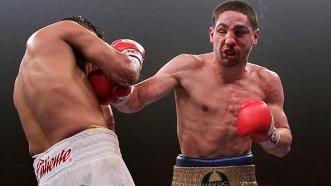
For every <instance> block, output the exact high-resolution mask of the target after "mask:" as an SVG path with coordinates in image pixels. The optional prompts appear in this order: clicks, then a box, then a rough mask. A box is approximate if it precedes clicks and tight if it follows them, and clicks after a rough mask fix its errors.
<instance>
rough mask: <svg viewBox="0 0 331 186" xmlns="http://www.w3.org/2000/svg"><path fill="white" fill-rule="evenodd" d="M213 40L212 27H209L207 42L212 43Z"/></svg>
mask: <svg viewBox="0 0 331 186" xmlns="http://www.w3.org/2000/svg"><path fill="white" fill-rule="evenodd" d="M213 38H214V27H209V42H210V43H213Z"/></svg>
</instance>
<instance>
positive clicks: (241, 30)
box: [233, 28, 248, 37]
mask: <svg viewBox="0 0 331 186" xmlns="http://www.w3.org/2000/svg"><path fill="white" fill-rule="evenodd" d="M233 32H234V34H235V35H236V36H237V37H241V36H243V35H245V34H247V33H248V30H247V29H245V28H238V29H235V30H234V31H233Z"/></svg>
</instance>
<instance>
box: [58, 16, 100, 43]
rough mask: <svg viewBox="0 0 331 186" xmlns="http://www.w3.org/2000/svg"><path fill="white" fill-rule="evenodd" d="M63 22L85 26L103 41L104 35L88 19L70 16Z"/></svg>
mask: <svg viewBox="0 0 331 186" xmlns="http://www.w3.org/2000/svg"><path fill="white" fill-rule="evenodd" d="M62 20H63V21H65V20H68V21H74V22H76V23H78V24H80V25H81V26H83V27H84V28H86V29H88V30H90V31H92V32H94V33H95V34H96V35H97V36H98V37H99V38H100V39H103V33H102V32H101V31H100V30H99V29H98V28H97V27H96V26H94V25H93V23H92V22H91V21H89V20H88V19H86V18H83V17H82V16H70V17H67V18H64V19H62Z"/></svg>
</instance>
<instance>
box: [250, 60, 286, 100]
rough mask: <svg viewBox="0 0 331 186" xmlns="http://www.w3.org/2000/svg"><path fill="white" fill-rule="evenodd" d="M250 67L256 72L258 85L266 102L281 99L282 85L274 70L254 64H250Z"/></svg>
mask: <svg viewBox="0 0 331 186" xmlns="http://www.w3.org/2000/svg"><path fill="white" fill-rule="evenodd" d="M250 68H251V69H250V70H251V71H253V73H255V74H256V77H257V80H258V82H259V85H260V87H261V89H262V90H263V92H264V93H265V95H266V99H267V100H266V101H267V102H273V101H276V100H278V101H279V100H283V86H282V83H281V79H280V77H279V76H278V74H277V73H276V72H274V71H271V70H269V69H267V68H265V67H261V66H258V65H254V64H250Z"/></svg>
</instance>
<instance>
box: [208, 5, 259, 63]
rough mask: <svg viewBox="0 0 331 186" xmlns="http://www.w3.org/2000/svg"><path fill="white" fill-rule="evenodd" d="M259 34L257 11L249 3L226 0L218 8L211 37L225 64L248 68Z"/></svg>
mask: <svg viewBox="0 0 331 186" xmlns="http://www.w3.org/2000/svg"><path fill="white" fill-rule="evenodd" d="M259 34H260V31H259V28H258V22H257V16H256V13H255V10H254V9H253V7H252V6H250V5H249V4H247V3H246V2H244V1H226V2H225V3H222V4H220V5H219V6H217V7H216V8H215V10H214V12H213V16H212V26H211V27H210V28H209V36H210V42H211V43H212V44H213V50H214V53H215V58H216V60H217V61H220V62H221V64H223V65H225V66H236V65H238V64H243V65H245V64H246V63H247V61H248V57H249V54H250V51H251V49H252V47H253V46H254V45H256V44H257V41H258V37H259Z"/></svg>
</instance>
